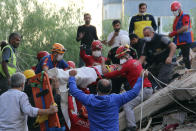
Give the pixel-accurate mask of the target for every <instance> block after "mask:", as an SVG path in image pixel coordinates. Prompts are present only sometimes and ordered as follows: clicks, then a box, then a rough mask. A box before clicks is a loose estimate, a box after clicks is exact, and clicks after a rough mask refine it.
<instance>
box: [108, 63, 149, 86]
mask: <svg viewBox="0 0 196 131" xmlns="http://www.w3.org/2000/svg"><path fill="white" fill-rule="evenodd" d="M142 70H143V68H142V65H141V64H140V62H139V61H137V60H134V59H129V60H128V61H127V62H125V63H124V64H123V65H122V68H121V69H119V70H117V71H113V72H109V73H106V74H104V76H105V77H106V78H113V77H117V76H121V75H123V76H125V77H126V79H127V80H128V82H129V85H130V86H131V88H133V86H134V85H135V83H136V82H137V79H138V77H139V76H140V73H141V71H142ZM144 87H152V84H151V83H150V81H149V80H148V78H145V79H144Z"/></svg>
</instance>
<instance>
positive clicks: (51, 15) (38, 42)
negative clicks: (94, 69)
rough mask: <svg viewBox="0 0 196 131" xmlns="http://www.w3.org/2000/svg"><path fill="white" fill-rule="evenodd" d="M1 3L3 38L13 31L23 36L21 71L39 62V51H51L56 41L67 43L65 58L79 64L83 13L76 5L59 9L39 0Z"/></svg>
mask: <svg viewBox="0 0 196 131" xmlns="http://www.w3.org/2000/svg"><path fill="white" fill-rule="evenodd" d="M0 5H1V6H0V19H1V21H0V28H1V30H0V39H1V40H5V39H7V37H8V36H9V34H10V33H11V32H19V33H21V34H22V36H23V39H22V42H21V44H20V47H19V49H18V56H17V58H18V65H19V68H20V69H21V70H25V69H28V68H30V67H31V66H33V65H35V64H36V63H37V60H36V59H35V57H36V54H37V53H38V52H39V51H43V50H45V51H48V52H50V49H51V47H52V45H53V44H54V43H61V44H63V45H64V46H65V48H67V50H68V51H67V52H66V54H65V60H67V61H68V60H73V61H75V62H76V64H77V62H78V56H79V43H77V42H76V40H75V37H76V31H77V26H78V25H79V24H80V23H81V21H82V19H81V16H82V12H81V10H80V9H78V8H76V7H75V5H70V6H69V7H68V8H67V9H65V8H61V9H58V10H56V9H57V8H56V7H55V6H54V5H53V6H52V7H50V8H49V7H48V3H44V4H40V3H38V2H37V0H0ZM29 54H30V55H29Z"/></svg>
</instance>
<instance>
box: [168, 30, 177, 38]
mask: <svg viewBox="0 0 196 131" xmlns="http://www.w3.org/2000/svg"><path fill="white" fill-rule="evenodd" d="M175 35H177V31H173V32H171V33H169V37H173V36H175Z"/></svg>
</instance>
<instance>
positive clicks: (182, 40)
mask: <svg viewBox="0 0 196 131" xmlns="http://www.w3.org/2000/svg"><path fill="white" fill-rule="evenodd" d="M185 15H187V16H189V15H188V14H182V15H181V16H180V18H179V20H178V22H177V25H176V27H175V29H176V31H177V30H179V29H180V28H182V27H183V23H182V19H183V16H185ZM193 41H194V40H193V31H192V27H191V21H190V17H189V26H188V30H187V31H186V32H183V33H181V34H178V35H176V36H175V37H174V43H175V44H176V45H183V44H190V43H192V42H193Z"/></svg>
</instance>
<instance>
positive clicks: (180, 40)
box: [169, 1, 194, 69]
mask: <svg viewBox="0 0 196 131" xmlns="http://www.w3.org/2000/svg"><path fill="white" fill-rule="evenodd" d="M171 11H172V12H173V14H174V16H175V17H176V18H175V20H174V23H173V31H172V32H171V33H169V37H171V38H172V37H174V43H175V44H176V45H177V48H180V49H181V52H182V56H183V61H184V63H185V67H186V68H187V69H190V68H191V62H190V58H189V54H190V45H191V43H192V42H193V41H194V40H193V32H192V26H191V19H190V16H189V15H188V14H185V13H184V12H183V11H182V8H181V3H180V2H178V1H174V2H172V3H171Z"/></svg>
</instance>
